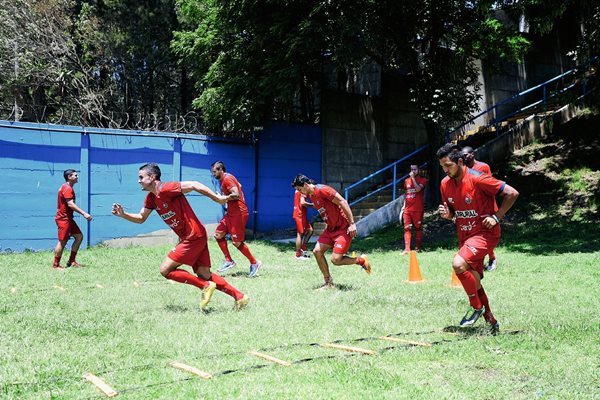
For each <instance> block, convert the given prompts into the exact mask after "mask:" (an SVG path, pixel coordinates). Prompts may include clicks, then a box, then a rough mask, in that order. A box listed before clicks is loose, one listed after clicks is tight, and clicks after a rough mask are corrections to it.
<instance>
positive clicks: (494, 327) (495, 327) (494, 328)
mask: <svg viewBox="0 0 600 400" xmlns="http://www.w3.org/2000/svg"><path fill="white" fill-rule="evenodd" d="M487 333H489V334H490V335H492V336H496V335H497V334H499V333H500V324H499V323H498V322H496V323H495V324H490V326H489V327H488V330H487Z"/></svg>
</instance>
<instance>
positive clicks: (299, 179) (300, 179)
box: [292, 174, 316, 188]
mask: <svg viewBox="0 0 600 400" xmlns="http://www.w3.org/2000/svg"><path fill="white" fill-rule="evenodd" d="M305 183H310V184H311V185H314V184H315V183H316V182H315V181H313V180H312V179H310V178H309V177H308V176H306V175H303V174H298V175H296V177H295V178H294V180H293V181H292V187H294V188H295V187H299V186H304V184H305Z"/></svg>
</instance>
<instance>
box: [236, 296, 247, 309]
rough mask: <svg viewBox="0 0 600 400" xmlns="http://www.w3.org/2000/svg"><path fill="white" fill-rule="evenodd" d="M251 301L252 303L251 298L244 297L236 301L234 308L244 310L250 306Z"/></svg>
mask: <svg viewBox="0 0 600 400" xmlns="http://www.w3.org/2000/svg"><path fill="white" fill-rule="evenodd" d="M249 301H250V297H248V296H247V295H244V297H242V298H241V299H239V300H236V301H235V304H234V305H233V308H234V309H236V310H238V311H239V310H241V309H242V308H244V307H246V306H247V305H248V302H249Z"/></svg>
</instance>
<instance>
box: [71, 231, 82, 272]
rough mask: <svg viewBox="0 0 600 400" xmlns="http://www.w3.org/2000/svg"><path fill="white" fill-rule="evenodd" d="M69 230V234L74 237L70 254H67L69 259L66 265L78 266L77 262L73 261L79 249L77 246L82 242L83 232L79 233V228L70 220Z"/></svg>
mask: <svg viewBox="0 0 600 400" xmlns="http://www.w3.org/2000/svg"><path fill="white" fill-rule="evenodd" d="M70 225H71V226H70V232H71V236H73V238H74V239H75V241H74V242H73V245H72V246H71V254H70V255H69V261H67V267H71V266H73V267H80V266H81V265H79V263H78V262H77V261H75V258H76V257H77V252H78V251H79V246H81V243H82V242H83V233H81V229H79V226H77V224H76V223H75V221H70Z"/></svg>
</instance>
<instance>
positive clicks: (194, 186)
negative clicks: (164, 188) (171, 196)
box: [181, 181, 227, 204]
mask: <svg viewBox="0 0 600 400" xmlns="http://www.w3.org/2000/svg"><path fill="white" fill-rule="evenodd" d="M192 191H195V192H198V193H200V194H201V195H204V196H206V197H208V198H209V199H211V200H212V201H214V202H217V203H219V204H225V203H227V196H224V195H219V194H216V193H215V192H213V191H212V190H211V189H209V188H208V186H206V185H204V184H202V183H200V182H198V181H183V182H181V192H182V193H184V194H186V193H189V192H192Z"/></svg>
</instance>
